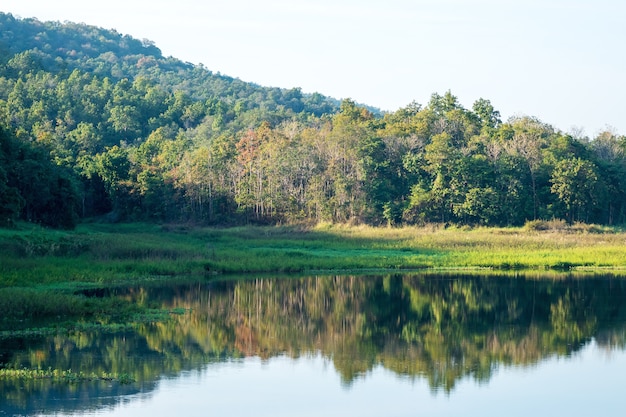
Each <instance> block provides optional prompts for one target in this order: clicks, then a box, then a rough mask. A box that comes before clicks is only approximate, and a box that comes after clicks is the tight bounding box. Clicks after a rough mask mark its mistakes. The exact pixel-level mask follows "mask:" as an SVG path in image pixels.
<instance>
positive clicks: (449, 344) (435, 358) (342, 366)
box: [0, 275, 626, 414]
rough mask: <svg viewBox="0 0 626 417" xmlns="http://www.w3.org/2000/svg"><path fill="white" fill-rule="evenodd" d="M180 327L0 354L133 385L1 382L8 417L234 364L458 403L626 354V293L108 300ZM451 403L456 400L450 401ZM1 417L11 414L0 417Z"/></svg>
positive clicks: (11, 345) (184, 289) (278, 284)
mask: <svg viewBox="0 0 626 417" xmlns="http://www.w3.org/2000/svg"><path fill="white" fill-rule="evenodd" d="M92 295H94V296H116V297H124V298H126V299H129V300H141V302H150V303H155V302H158V303H160V304H161V305H163V307H165V308H169V309H178V311H180V312H181V314H177V315H173V316H172V318H171V320H169V321H167V322H162V323H151V324H141V325H137V326H135V328H134V330H132V331H128V330H127V331H124V332H120V333H105V334H96V333H85V332H76V333H73V334H70V335H57V336H54V337H32V338H17V339H5V340H1V341H0V361H2V363H3V365H4V366H12V367H22V366H24V367H27V368H42V369H47V368H48V367H51V368H53V369H62V370H66V369H72V370H74V371H83V372H85V373H92V372H95V373H97V374H100V373H103V372H107V373H117V374H126V373H127V374H130V375H132V376H133V377H134V379H135V380H136V381H137V382H136V383H135V384H131V385H119V384H111V383H102V382H91V383H85V384H70V385H67V384H54V383H50V382H49V381H43V380H36V381H15V380H0V392H2V393H3V396H4V398H3V399H0V401H2V402H1V403H0V411H2V412H4V413H5V414H31V413H37V412H40V411H42V410H46V411H47V412H67V413H69V412H72V410H75V411H80V412H84V411H85V410H87V409H97V408H101V407H107V406H111V405H114V404H116V403H117V402H119V401H122V399H124V398H128V397H127V396H128V395H131V394H138V393H140V392H141V393H144V395H145V393H148V395H149V393H150V392H151V391H152V390H153V389H154V387H155V386H156V383H157V381H158V380H159V379H161V378H163V377H164V376H175V375H179V374H180V373H181V372H183V371H186V370H198V369H205V368H206V366H207V364H211V363H224V362H227V361H233V360H238V358H246V357H257V358H260V360H262V361H263V360H269V359H270V358H284V357H287V358H298V357H301V356H307V357H319V358H322V360H323V362H324V363H329V364H332V368H333V369H334V370H335V371H336V372H337V373H338V374H339V375H340V376H341V380H342V383H343V385H344V386H345V387H347V388H348V389H349V388H350V387H351V386H352V384H354V382H355V381H357V380H358V379H359V378H362V377H364V376H365V377H367V375H368V374H370V373H371V372H373V370H375V369H385V370H386V371H387V372H392V373H393V374H395V375H398V376H399V377H401V378H404V379H408V380H413V381H425V382H426V383H427V384H428V386H429V387H430V389H431V390H433V391H443V392H447V393H450V392H452V393H453V392H454V389H455V387H456V385H457V384H458V383H459V381H461V380H467V379H471V380H474V381H478V382H481V383H486V382H488V381H489V380H490V379H491V378H492V376H493V375H494V373H495V372H496V371H497V370H498V369H500V368H501V367H503V366H508V365H515V366H529V365H535V364H537V363H539V362H540V361H542V360H543V359H545V358H548V357H553V356H560V357H568V356H570V355H571V354H572V353H573V352H577V351H579V350H580V349H582V348H583V347H584V346H586V345H588V344H589V343H590V341H591V340H592V339H593V340H595V343H596V344H597V345H598V346H599V348H600V349H607V350H614V349H620V350H623V349H624V346H625V344H626V281H624V280H622V279H617V278H613V277H596V278H591V279H574V278H565V279H531V278H524V277H505V276H471V275H467V276H460V275H440V276H434V275H386V276H364V277H356V276H337V277H309V278H288V279H255V280H247V281H229V282H226V281H225V282H200V283H198V282H195V283H187V284H170V285H161V286H156V285H151V286H144V287H141V288H130V289H128V290H126V291H120V290H119V289H118V290H117V291H116V292H115V294H114V295H113V294H108V293H106V292H105V291H100V292H97V293H94V294H92ZM452 395H453V394H452ZM0 414H2V413H1V412H0Z"/></svg>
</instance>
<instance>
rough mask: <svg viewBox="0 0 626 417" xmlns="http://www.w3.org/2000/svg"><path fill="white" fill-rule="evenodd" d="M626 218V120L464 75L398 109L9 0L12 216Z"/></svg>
mask: <svg viewBox="0 0 626 417" xmlns="http://www.w3.org/2000/svg"><path fill="white" fill-rule="evenodd" d="M90 218H98V219H103V220H106V221H111V222H118V221H150V222H157V223H166V222H172V223H189V224H198V225H239V224H278V223H280V224H290V223H305V224H307V223H310V224H314V223H320V222H331V223H351V224H369V225H375V226H377V225H390V226H396V225H397V226H400V225H421V224H426V223H442V224H454V225H484V226H519V225H523V224H525V223H526V222H528V221H532V220H539V219H543V220H551V219H562V220H565V221H567V222H568V223H574V222H585V223H595V224H604V225H620V224H624V223H625V222H626V136H623V135H619V134H618V132H615V131H611V130H610V129H607V130H606V131H604V132H599V133H598V134H597V135H596V136H595V137H593V138H589V137H585V136H582V135H575V134H569V133H564V132H562V131H560V130H559V129H557V128H555V127H553V126H551V125H550V124H548V123H546V122H544V121H542V120H539V119H537V118H535V117H532V116H516V117H512V118H510V119H508V120H506V121H503V120H502V119H501V116H500V113H499V112H498V110H497V109H495V108H494V106H493V105H492V103H491V102H490V101H489V100H488V99H479V100H477V101H476V102H474V103H473V105H472V107H471V108H465V107H464V106H463V105H461V104H460V101H459V99H458V98H457V97H456V96H455V95H454V94H453V93H452V92H451V91H447V92H443V93H433V94H432V96H431V97H430V100H429V101H428V103H425V104H420V103H417V102H413V103H409V104H408V105H407V106H406V107H404V108H401V109H399V110H397V111H395V112H381V111H379V110H378V109H376V108H373V107H369V106H365V105H361V104H359V103H355V102H354V101H353V100H350V99H344V100H342V101H338V100H336V99H333V98H329V97H325V96H323V95H321V94H319V93H313V94H306V93H303V92H302V91H301V89H299V88H293V89H280V88H270V87H261V86H258V85H255V84H251V83H245V82H243V81H241V80H238V79H234V78H230V77H227V76H224V75H221V74H219V73H213V72H211V71H210V70H209V69H207V68H205V67H204V66H202V65H193V64H189V63H185V62H181V61H179V60H177V59H175V58H172V57H163V55H162V54H161V51H160V50H159V49H158V48H157V47H156V46H155V45H154V44H153V43H152V42H150V41H148V40H137V39H134V38H132V37H130V36H128V35H122V34H119V33H117V32H116V31H113V30H105V29H101V28H96V27H92V26H88V25H85V24H74V23H68V22H66V23H59V22H40V21H38V20H36V19H18V18H15V17H13V16H12V15H11V14H2V13H0V226H12V225H14V224H16V222H19V221H28V222H33V223H37V224H41V225H44V226H50V227H55V228H65V229H71V228H73V227H75V226H76V224H77V223H78V222H80V221H81V220H83V219H90Z"/></svg>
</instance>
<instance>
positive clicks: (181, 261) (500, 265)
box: [0, 222, 626, 327]
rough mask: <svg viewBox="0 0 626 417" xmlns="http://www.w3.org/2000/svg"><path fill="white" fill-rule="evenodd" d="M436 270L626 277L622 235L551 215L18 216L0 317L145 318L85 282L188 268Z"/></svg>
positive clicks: (146, 277) (196, 271) (125, 281)
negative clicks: (345, 220) (211, 223)
mask: <svg viewBox="0 0 626 417" xmlns="http://www.w3.org/2000/svg"><path fill="white" fill-rule="evenodd" d="M443 269H495V270H527V271H549V270H550V271H572V270H584V271H592V272H593V271H602V272H606V271H610V272H611V273H614V274H620V275H626V233H624V232H623V231H622V230H620V229H613V228H604V227H597V226H587V225H575V226H567V225H565V224H563V223H559V222H551V223H545V222H534V223H530V224H528V225H526V226H525V227H523V228H504V229H486V228H485V229H483V228H479V229H458V228H445V227H443V226H438V225H433V226H428V227H421V228H413V227H412V228H408V227H407V228H400V229H397V228H372V227H366V226H341V225H318V226H315V227H297V226H280V227H239V228H228V229H216V228H193V227H186V226H159V225H152V224H118V225H110V224H83V225H81V226H79V227H78V228H77V229H76V230H74V231H69V232H68V231H53V230H47V229H42V228H39V227H35V226H32V225H21V226H20V227H19V228H17V229H0V317H2V318H3V319H2V320H3V321H4V324H5V326H4V327H6V324H7V323H9V322H11V323H15V322H23V323H31V324H24V326H25V327H28V326H31V325H32V323H33V322H36V321H45V320H46V319H52V320H53V321H55V322H58V321H59V319H63V318H70V319H72V318H76V317H80V318H81V319H85V320H88V321H89V322H97V323H101V324H103V325H115V323H123V322H128V321H129V320H130V319H131V318H132V320H142V318H141V317H140V316H141V315H142V314H143V315H144V316H147V317H148V318H149V319H151V318H153V317H154V314H155V313H154V311H153V310H150V309H151V308H152V307H153V306H138V305H136V303H132V302H130V301H125V300H124V299H120V298H118V297H110V298H97V297H86V296H84V291H85V290H87V289H89V288H94V287H95V288H102V287H107V288H111V287H115V286H127V285H129V284H132V283H138V282H142V283H143V282H146V281H153V280H164V279H189V276H193V277H198V278H201V279H216V278H217V277H220V276H223V275H224V274H249V273H293V272H300V273H322V272H356V271H377V270H435V271H436V270H443ZM143 319H144V320H145V317H144V318H143ZM0 325H2V323H0Z"/></svg>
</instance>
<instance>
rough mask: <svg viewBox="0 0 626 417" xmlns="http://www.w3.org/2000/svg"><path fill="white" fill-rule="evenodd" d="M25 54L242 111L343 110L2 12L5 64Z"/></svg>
mask: <svg viewBox="0 0 626 417" xmlns="http://www.w3.org/2000/svg"><path fill="white" fill-rule="evenodd" d="M26 51H28V52H29V53H30V57H31V58H32V60H34V61H35V62H36V63H37V64H38V65H40V67H41V68H42V69H44V70H46V71H48V72H52V73H57V72H60V71H70V72H71V71H72V70H73V69H79V70H81V71H83V72H88V73H91V74H94V75H97V76H99V77H108V78H111V79H112V80H120V79H123V78H128V79H130V80H134V79H136V78H137V77H145V78H148V79H150V80H152V81H155V82H157V83H158V85H159V86H160V87H162V88H164V89H165V90H167V91H170V92H171V91H183V92H185V93H187V94H189V95H190V96H191V97H192V98H193V99H197V100H206V99H210V98H216V97H217V98H219V99H220V100H223V101H225V102H226V103H228V104H229V105H235V104H236V103H238V102H239V103H240V104H239V106H240V108H241V107H243V108H246V109H248V110H250V109H254V108H257V107H261V108H266V109H268V110H269V111H274V110H280V109H281V108H284V109H286V110H288V111H292V112H294V113H302V112H303V113H308V114H312V115H315V116H320V115H322V114H324V113H335V112H337V111H338V109H339V101H338V100H335V99H331V98H328V97H324V96H322V95H320V94H303V93H302V92H301V91H300V89H298V88H294V89H281V88H270V87H261V86H258V85H256V84H253V83H247V82H243V81H241V80H239V79H236V78H231V77H227V76H224V75H220V74H216V73H213V72H211V71H210V70H208V69H206V68H204V67H203V66H201V65H193V64H189V63H185V62H182V61H180V60H178V59H175V58H172V57H164V56H163V55H162V53H161V51H160V50H159V48H157V47H156V46H155V45H154V44H153V43H152V42H150V41H147V40H138V39H135V38H132V37H131V36H129V35H122V34H120V33H118V32H117V31H115V30H107V29H102V28H98V27H95V26H89V25H86V24H77V23H70V22H66V23H59V22H41V21H39V20H36V19H17V18H15V17H13V16H12V15H11V14H4V13H0V65H2V64H4V65H6V64H7V63H8V62H9V60H10V59H11V58H12V57H14V56H15V55H17V54H20V53H24V52H26ZM32 60H31V62H29V64H32V63H33V61H32ZM31 69H32V67H31Z"/></svg>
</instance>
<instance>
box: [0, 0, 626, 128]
mask: <svg viewBox="0 0 626 417" xmlns="http://www.w3.org/2000/svg"><path fill="white" fill-rule="evenodd" d="M0 11H1V12H5V13H12V14H13V15H14V16H16V17H17V16H19V17H35V18H37V19H39V20H42V21H47V20H54V21H60V22H64V21H70V22H77V23H86V24H89V25H95V26H100V27H103V28H106V29H115V30H117V31H118V32H120V33H122V34H128V35H131V36H133V37H135V38H138V39H148V40H151V41H153V42H154V43H155V44H156V46H157V47H159V48H160V49H161V51H162V52H163V54H164V55H165V56H173V57H175V58H178V59H181V60H183V61H186V62H191V63H194V64H203V65H204V66H205V67H206V68H207V69H209V70H211V71H213V72H220V73H221V74H224V75H228V76H231V77H236V78H240V79H241V80H244V81H249V82H253V83H256V84H259V85H262V86H268V87H281V88H293V87H300V88H302V91H303V92H304V93H313V92H319V93H321V94H324V95H327V96H331V97H334V98H337V99H343V98H351V99H353V100H354V101H356V102H358V103H361V104H367V105H370V106H373V107H378V108H380V109H382V110H386V111H395V110H397V109H399V108H402V107H405V106H407V105H409V104H410V103H411V102H413V101H416V102H418V103H420V104H422V105H425V104H427V103H428V101H429V99H430V96H431V94H433V93H439V94H444V93H445V92H447V91H448V90H449V91H451V92H452V94H453V95H455V96H456V97H457V98H458V99H459V102H460V103H461V104H462V105H463V106H464V107H466V108H471V106H472V104H473V103H474V102H475V101H476V100H477V99H479V98H484V99H488V100H490V101H491V103H492V104H493V106H494V107H495V108H496V109H497V110H499V111H500V113H501V115H502V118H503V120H505V121H506V120H507V119H508V118H509V117H512V116H524V115H527V116H534V117H537V118H539V119H540V120H542V121H543V122H545V123H548V124H551V125H552V126H554V127H555V128H557V129H559V130H561V131H563V132H569V133H575V134H577V135H581V134H583V135H586V136H588V137H590V138H593V137H595V136H596V135H597V134H598V133H599V132H601V131H603V130H612V131H614V132H615V133H619V134H622V135H624V134H626V54H625V53H624V44H625V42H626V25H625V24H624V21H625V20H626V2H624V1H620V0H384V1H382V0H380V1H373V0H219V1H215V0H176V1H171V0H151V1H149V2H148V1H134V0H107V1H84V0H82V1H70V0H55V1H50V0H1V1H0Z"/></svg>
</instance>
